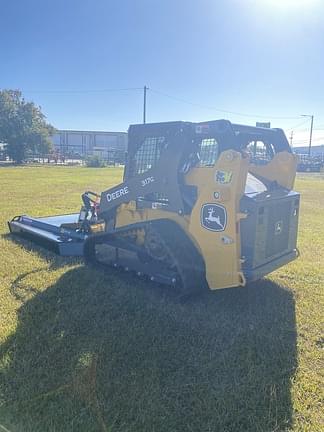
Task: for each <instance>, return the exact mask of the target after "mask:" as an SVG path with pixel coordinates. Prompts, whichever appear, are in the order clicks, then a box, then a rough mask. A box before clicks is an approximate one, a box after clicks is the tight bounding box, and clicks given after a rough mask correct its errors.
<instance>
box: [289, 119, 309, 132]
mask: <svg viewBox="0 0 324 432" xmlns="http://www.w3.org/2000/svg"><path fill="white" fill-rule="evenodd" d="M305 123H308V120H303V121H302V122H301V123H300V122H299V123H297V124H296V125H295V126H293V127H292V128H290V129H288V131H292V130H294V129H296V128H298V127H299V126H303V125H304V124H305ZM305 130H306V129H305Z"/></svg>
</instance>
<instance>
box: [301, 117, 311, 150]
mask: <svg viewBox="0 0 324 432" xmlns="http://www.w3.org/2000/svg"><path fill="white" fill-rule="evenodd" d="M302 117H308V118H310V119H311V125H310V133H309V145H308V156H309V157H310V155H311V148H312V137H313V125H314V115H309V114H302Z"/></svg>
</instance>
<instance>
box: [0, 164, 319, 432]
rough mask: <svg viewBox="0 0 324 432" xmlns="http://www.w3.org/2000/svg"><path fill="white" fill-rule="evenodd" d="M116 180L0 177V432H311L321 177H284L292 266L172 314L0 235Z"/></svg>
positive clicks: (315, 424) (111, 174) (139, 287)
mask: <svg viewBox="0 0 324 432" xmlns="http://www.w3.org/2000/svg"><path fill="white" fill-rule="evenodd" d="M121 176H122V170H121V169H115V168H105V169H88V168H74V167H73V168H72V167H71V168H68V167H17V168H16V167H3V168H0V184H1V192H2V200H1V206H0V230H1V237H0V251H1V262H0V282H1V283H0V432H3V431H7V432H8V431H10V432H47V431H51V432H52V431H53V432H54V431H59V432H61V431H78V432H79V431H85V432H92V431H98V432H108V431H109V432H135V431H136V432H180V431H181V432H187V431H188V432H240V431H242V432H250V431H251V432H270V431H273V432H275V431H276V432H281V431H294V432H297V431H300V432H301V431H303V432H304V431H309V432H316V431H323V430H324V419H323V405H322V402H323V399H322V397H323V370H324V363H323V349H324V338H323V333H321V330H323V326H322V324H323V310H324V309H323V307H324V304H323V284H324V178H323V177H321V176H315V175H314V176H301V177H299V178H298V180H297V184H296V190H298V191H300V192H301V193H302V207H301V217H300V234H299V248H300V252H301V257H300V258H299V259H298V260H296V261H295V262H293V263H291V264H289V265H288V266H286V267H284V268H282V269H280V270H279V271H277V272H275V273H274V274H273V275H271V276H270V277H269V278H267V279H264V280H262V281H260V282H257V283H254V284H252V285H250V286H248V287H245V288H242V289H229V290H223V291H218V292H213V293H206V294H204V296H203V297H201V298H200V299H195V300H191V301H190V302H187V303H185V304H179V303H178V302H176V301H175V300H174V299H172V297H170V296H169V295H166V294H165V293H164V292H163V291H161V289H159V288H157V287H156V286H155V285H153V284H151V283H144V282H143V281H139V280H137V279H135V278H133V277H131V276H130V275H126V274H125V275H123V274H116V273H112V274H102V273H101V272H98V271H95V270H93V269H91V268H85V267H84V266H83V263H82V261H80V260H77V259H63V258H60V257H57V256H55V255H53V254H52V253H50V252H46V251H45V250H43V249H41V248H37V247H32V246H31V244H30V243H29V242H27V241H21V242H19V241H12V239H11V237H10V236H8V235H7V233H8V228H7V225H6V221H7V220H9V219H10V218H11V217H12V216H14V215H17V214H21V213H27V214H31V215H35V216H37V215H48V214H59V213H64V212H70V211H71V212H74V211H78V210H79V206H80V194H81V193H82V192H83V191H84V190H89V189H90V190H97V191H100V190H102V189H106V188H107V187H108V186H110V185H113V184H115V183H117V182H119V181H120V179H121ZM215 263H216V265H217V257H215Z"/></svg>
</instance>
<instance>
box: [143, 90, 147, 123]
mask: <svg viewBox="0 0 324 432" xmlns="http://www.w3.org/2000/svg"><path fill="white" fill-rule="evenodd" d="M147 90H148V87H146V85H145V86H144V101H143V123H144V124H145V123H146V91H147Z"/></svg>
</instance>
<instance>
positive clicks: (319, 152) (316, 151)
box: [293, 144, 324, 157]
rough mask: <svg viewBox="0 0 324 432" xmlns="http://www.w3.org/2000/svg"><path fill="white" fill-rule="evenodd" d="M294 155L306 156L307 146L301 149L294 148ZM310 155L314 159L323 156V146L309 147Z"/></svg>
mask: <svg viewBox="0 0 324 432" xmlns="http://www.w3.org/2000/svg"><path fill="white" fill-rule="evenodd" d="M293 151H294V153H296V154H299V155H304V154H305V155H307V154H308V146H303V147H294V148H293ZM311 155H312V156H314V157H317V156H323V155H324V145H323V144H322V145H314V146H312V147H311Z"/></svg>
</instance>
